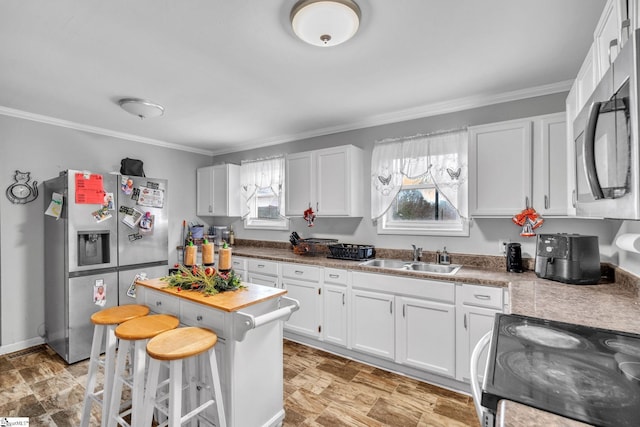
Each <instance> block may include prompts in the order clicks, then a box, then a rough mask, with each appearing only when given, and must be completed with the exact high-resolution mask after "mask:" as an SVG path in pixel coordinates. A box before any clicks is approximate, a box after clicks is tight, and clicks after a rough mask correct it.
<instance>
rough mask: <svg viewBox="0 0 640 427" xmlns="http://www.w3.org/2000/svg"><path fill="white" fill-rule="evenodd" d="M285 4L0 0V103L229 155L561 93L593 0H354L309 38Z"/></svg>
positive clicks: (584, 38)
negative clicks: (129, 109)
mask: <svg viewBox="0 0 640 427" xmlns="http://www.w3.org/2000/svg"><path fill="white" fill-rule="evenodd" d="M295 1H296V0H179V1H177V0H109V1H104V0H56V1H51V0H29V1H22V0H3V1H2V2H0V65H1V67H2V71H1V72H0V113H4V114H10V115H18V116H26V117H35V118H37V119H42V120H45V121H46V120H48V121H53V122H57V123H62V124H65V123H66V122H71V123H75V124H81V125H83V126H85V127H87V128H99V129H103V130H106V131H107V132H112V133H113V134H116V135H117V134H120V133H122V134H126V135H129V136H133V137H134V139H135V138H137V139H139V140H148V141H151V142H154V141H157V142H160V143H168V144H169V145H171V144H178V145H182V146H185V147H189V148H188V149H192V150H194V151H196V152H198V151H201V150H204V151H205V152H212V153H224V152H231V151H238V150H241V149H245V148H249V147H253V146H261V145H268V144H274V143H279V142H285V141H291V140H296V139H301V138H304V137H309V136H315V135H321V134H327V133H333V132H337V131H341V130H347V129H356V128H361V127H366V126H371V125H376V124H382V123H389V122H394V121H400V120H406V119H411V118H417V117H424V116H427V115H430V114H433V113H434V112H435V111H442V110H446V109H449V110H454V109H456V108H463V107H464V106H465V105H472V104H478V103H482V102H485V101H487V102H489V101H490V100H491V99H494V100H496V99H500V97H501V96H504V95H505V94H510V96H514V94H515V95H516V96H517V94H532V93H545V92H558V91H561V90H567V89H568V81H569V80H571V79H573V78H575V76H576V74H577V72H578V69H579V67H580V64H581V63H582V60H583V58H584V57H585V55H586V53H587V50H588V48H589V45H590V44H591V41H592V39H593V30H594V29H595V26H596V23H597V21H598V18H599V15H600V13H601V12H602V9H603V7H604V3H605V0H526V1H525V0H457V1H452V0H356V1H357V2H358V4H359V6H360V8H361V10H362V21H361V26H360V30H359V32H358V33H357V34H356V36H355V37H354V38H353V39H351V40H350V41H349V42H347V43H344V44H342V45H339V46H335V47H332V48H320V47H315V46H311V45H307V44H306V43H304V42H302V41H300V40H299V39H297V38H296V37H295V35H294V34H293V31H292V30H291V27H290V24H289V12H290V10H291V7H292V6H293V4H294V3H295ZM530 89H531V90H530ZM122 97H139V98H146V99H149V100H151V101H154V102H157V103H159V104H162V105H163V106H164V107H165V109H166V111H165V114H164V116H162V117H159V118H153V119H146V120H140V119H138V118H136V117H134V116H132V115H129V114H128V113H126V112H124V111H123V110H122V109H120V108H119V107H118V105H117V100H118V99H119V98H122ZM483 100H484V101H483ZM25 113H28V114H25ZM40 116H44V117H40ZM66 124H70V123H66Z"/></svg>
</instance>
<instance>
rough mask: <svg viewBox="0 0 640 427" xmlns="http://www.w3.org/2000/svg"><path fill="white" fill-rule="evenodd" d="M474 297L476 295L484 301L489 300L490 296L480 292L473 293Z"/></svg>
mask: <svg viewBox="0 0 640 427" xmlns="http://www.w3.org/2000/svg"><path fill="white" fill-rule="evenodd" d="M473 296H474V297H476V298H477V299H481V300H484V301H487V300H490V299H491V297H490V296H489V295H482V294H473Z"/></svg>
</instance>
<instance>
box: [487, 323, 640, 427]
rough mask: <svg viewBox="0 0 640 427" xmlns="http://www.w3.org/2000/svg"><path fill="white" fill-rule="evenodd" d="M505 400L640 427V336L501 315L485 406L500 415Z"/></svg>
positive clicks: (616, 426)
mask: <svg viewBox="0 0 640 427" xmlns="http://www.w3.org/2000/svg"><path fill="white" fill-rule="evenodd" d="M502 399H507V400H511V401H514V402H517V403H521V404H524V405H528V406H532V407H534V408H538V409H541V410H543V411H547V412H551V413H554V414H557V415H561V416H563V417H567V418H572V419H575V420H578V421H582V422H585V423H588V424H592V425H595V426H605V427H632V426H634V427H637V426H639V425H640V335H636V334H630V333H624V332H617V331H611V330H606V329H598V328H591V327H587V326H581V325H574V324H570V323H562V322H554V321H549V320H543V319H539V318H533V317H527V316H520V315H507V314H500V315H497V316H496V319H495V324H494V328H493V333H492V337H491V346H490V351H489V359H488V361H487V367H486V371H485V376H484V381H483V386H482V398H481V406H482V407H483V410H484V411H485V412H486V413H488V414H489V415H495V411H496V409H497V407H498V402H499V401H500V400H502ZM488 418H491V417H488Z"/></svg>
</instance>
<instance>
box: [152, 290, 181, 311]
mask: <svg viewBox="0 0 640 427" xmlns="http://www.w3.org/2000/svg"><path fill="white" fill-rule="evenodd" d="M178 301H179V300H178V298H177V297H174V296H172V295H169V294H165V293H162V292H158V291H153V290H150V289H145V292H144V303H145V304H146V305H147V306H148V307H149V309H151V311H152V312H154V313H158V314H173V315H174V316H179V312H180V309H179V304H178Z"/></svg>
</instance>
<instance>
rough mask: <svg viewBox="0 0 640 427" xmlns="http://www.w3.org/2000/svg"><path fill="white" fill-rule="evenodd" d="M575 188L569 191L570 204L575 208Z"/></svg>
mask: <svg viewBox="0 0 640 427" xmlns="http://www.w3.org/2000/svg"><path fill="white" fill-rule="evenodd" d="M576 199H577V197H576V190H572V191H571V205H572V206H573V207H574V208H575V207H576V203H577V200H576Z"/></svg>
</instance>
